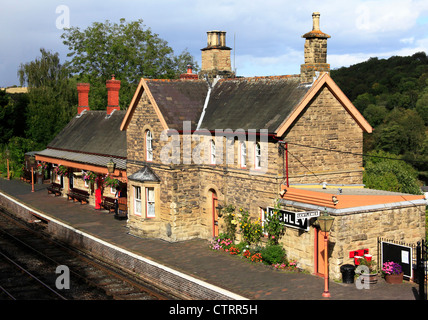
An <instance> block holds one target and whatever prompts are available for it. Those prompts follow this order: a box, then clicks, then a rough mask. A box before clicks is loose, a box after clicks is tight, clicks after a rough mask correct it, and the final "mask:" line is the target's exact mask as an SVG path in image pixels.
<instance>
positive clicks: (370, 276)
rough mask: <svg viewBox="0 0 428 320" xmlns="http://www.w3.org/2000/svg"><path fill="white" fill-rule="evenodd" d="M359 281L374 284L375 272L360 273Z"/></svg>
mask: <svg viewBox="0 0 428 320" xmlns="http://www.w3.org/2000/svg"><path fill="white" fill-rule="evenodd" d="M359 278H360V280H361V283H368V284H375V283H377V274H376V273H362V274H360V275H359Z"/></svg>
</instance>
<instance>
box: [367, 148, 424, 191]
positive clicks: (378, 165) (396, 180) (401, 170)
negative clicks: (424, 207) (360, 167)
mask: <svg viewBox="0 0 428 320" xmlns="http://www.w3.org/2000/svg"><path fill="white" fill-rule="evenodd" d="M393 159H396V160H393ZM364 161H365V165H364V175H363V182H364V184H365V185H366V187H367V188H370V189H377V190H386V191H395V192H404V193H410V194H420V193H421V191H420V186H419V184H420V183H419V181H418V179H417V177H418V172H417V171H416V170H415V169H414V168H413V167H412V166H411V165H409V164H407V163H406V162H404V161H403V160H401V159H400V158H399V157H397V156H396V155H392V154H389V153H386V152H383V151H375V152H370V153H369V154H368V156H367V157H365V158H364Z"/></svg>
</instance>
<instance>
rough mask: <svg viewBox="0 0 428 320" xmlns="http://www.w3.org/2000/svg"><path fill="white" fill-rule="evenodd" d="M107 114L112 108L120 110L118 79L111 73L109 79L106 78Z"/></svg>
mask: <svg viewBox="0 0 428 320" xmlns="http://www.w3.org/2000/svg"><path fill="white" fill-rule="evenodd" d="M106 87H107V99H108V101H107V114H111V113H112V112H113V110H120V107H119V89H120V80H116V79H115V78H114V75H112V77H111V80H107V82H106Z"/></svg>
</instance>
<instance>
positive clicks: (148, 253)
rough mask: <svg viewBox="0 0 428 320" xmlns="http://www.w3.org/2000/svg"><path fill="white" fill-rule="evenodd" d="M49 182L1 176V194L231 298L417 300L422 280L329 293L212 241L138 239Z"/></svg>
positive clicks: (339, 287) (314, 279) (318, 283)
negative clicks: (56, 192) (52, 189)
mask: <svg viewBox="0 0 428 320" xmlns="http://www.w3.org/2000/svg"><path fill="white" fill-rule="evenodd" d="M46 187H47V185H46V184H42V185H40V184H36V185H35V192H31V185H30V184H28V183H25V182H22V181H19V180H5V179H0V197H9V198H10V199H14V200H15V201H17V202H20V203H22V204H24V205H26V206H28V207H29V208H33V209H34V210H37V211H39V212H43V213H44V214H45V215H46V216H49V217H52V218H53V219H56V220H57V221H61V222H62V223H63V224H67V225H69V226H71V227H73V229H75V230H79V232H81V233H83V234H87V235H90V236H91V237H94V238H97V239H100V240H101V241H103V242H107V243H110V244H112V245H113V246H114V247H116V248H120V249H121V250H123V251H127V252H130V253H131V254H132V255H138V256H141V257H144V258H145V259H148V260H150V261H153V262H155V263H156V264H158V265H162V266H165V267H166V268H168V270H176V271H177V274H178V275H181V276H182V277H186V279H190V280H192V279H194V281H195V283H199V284H201V283H202V284H206V286H207V287H209V288H210V290H218V291H219V292H220V293H221V294H223V295H225V296H227V297H228V298H230V299H232V300H241V299H249V300H417V296H418V294H417V288H418V286H417V284H415V283H413V282H407V281H405V282H403V283H402V284H399V285H391V284H387V283H386V282H385V281H384V280H383V279H381V278H379V281H378V283H376V284H374V285H371V286H370V289H358V288H357V287H356V285H355V284H343V283H338V282H335V281H330V282H329V286H330V287H329V290H330V293H331V297H330V298H324V297H322V293H323V290H324V279H323V278H320V277H318V276H316V275H312V274H309V273H304V272H279V271H277V270H274V269H272V268H270V267H269V266H266V265H263V264H260V263H259V264H255V263H249V262H247V261H244V260H242V259H240V258H239V257H236V256H231V255H228V254H227V253H225V252H218V251H213V250H211V249H210V248H209V242H208V241H207V240H201V239H196V240H189V241H182V242H176V243H169V242H166V241H163V240H158V239H143V238H138V237H135V236H132V235H130V234H129V233H128V229H127V227H126V220H117V219H115V218H114V215H113V214H111V213H108V212H107V211H106V210H96V209H95V208H94V207H92V206H90V205H81V204H80V203H73V202H71V201H67V199H66V198H64V197H55V196H53V195H48V192H47V190H46Z"/></svg>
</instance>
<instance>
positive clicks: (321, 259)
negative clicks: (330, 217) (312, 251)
mask: <svg viewBox="0 0 428 320" xmlns="http://www.w3.org/2000/svg"><path fill="white" fill-rule="evenodd" d="M324 235H325V233H324V232H322V231H321V230H320V229H317V234H316V243H315V245H316V247H317V257H316V258H317V264H316V268H317V270H316V272H315V273H316V274H318V275H320V276H324V272H325V271H324V268H325V241H324Z"/></svg>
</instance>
